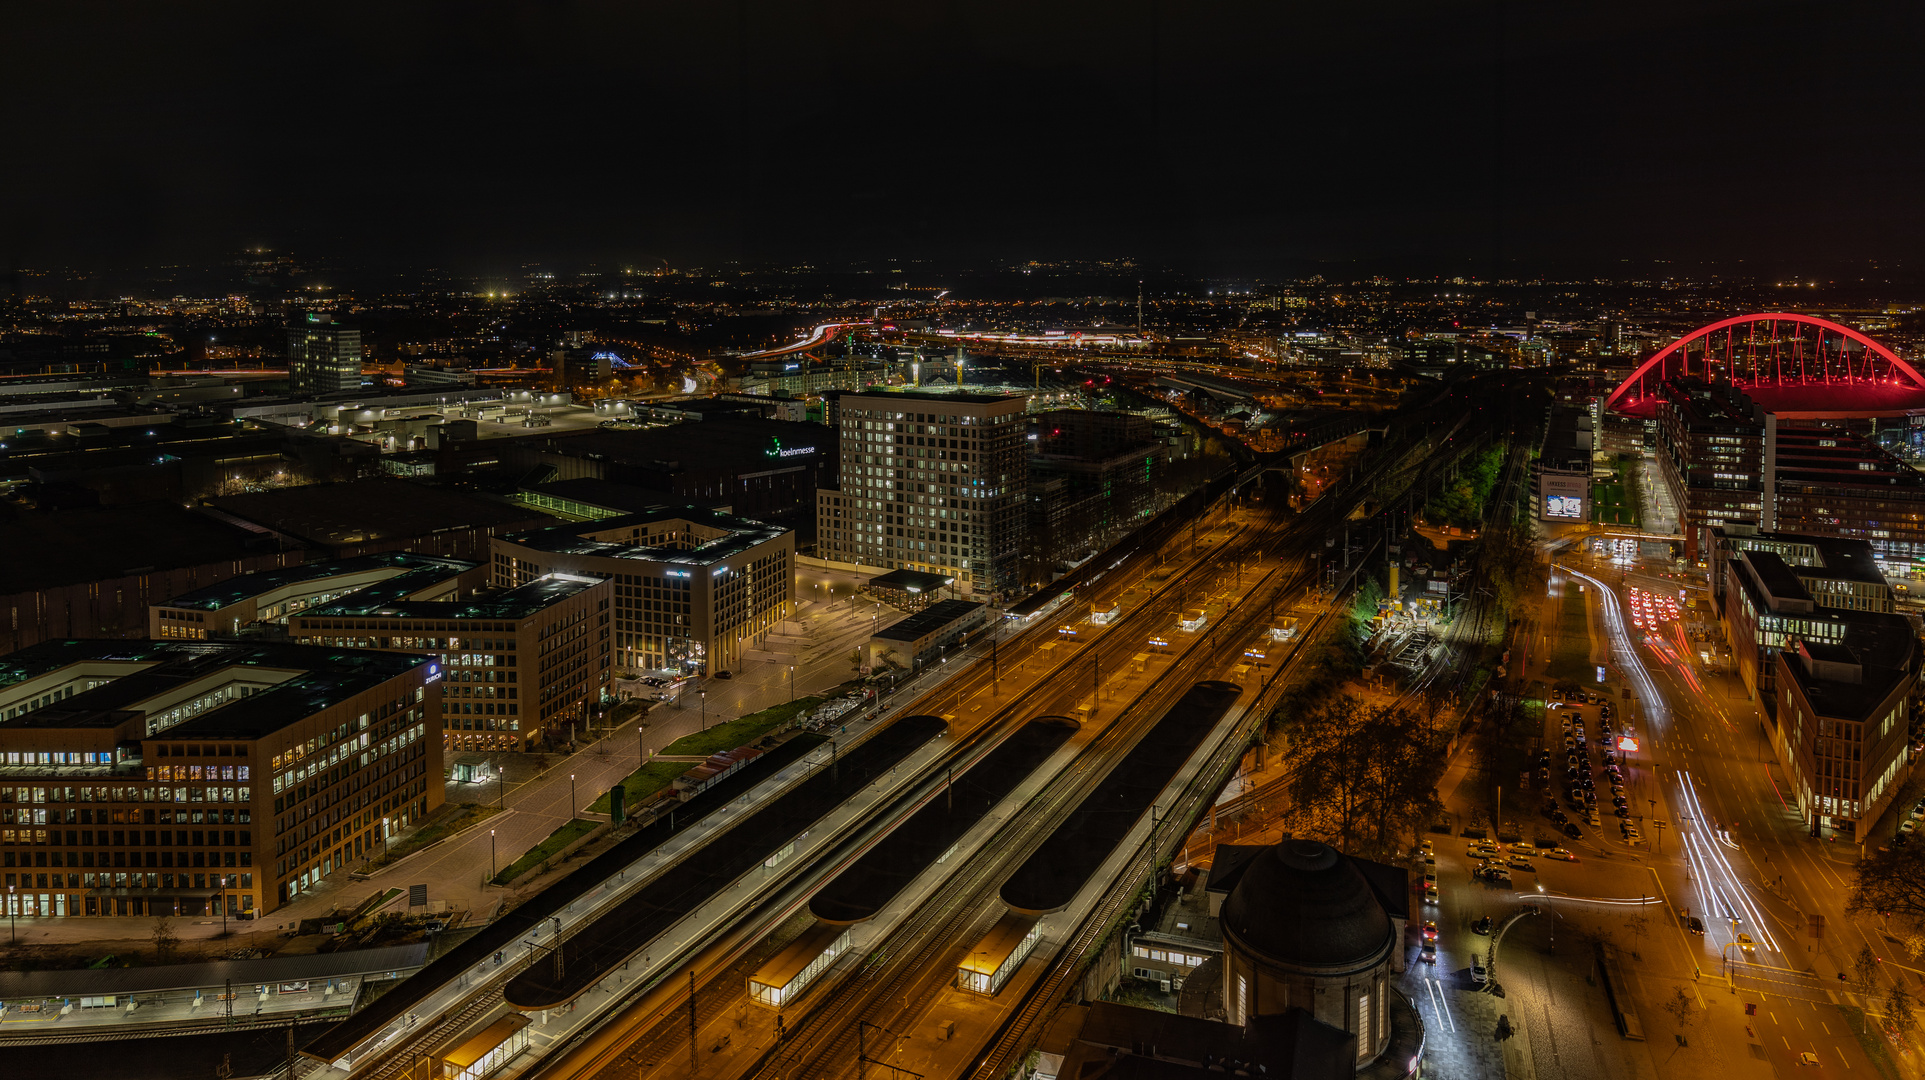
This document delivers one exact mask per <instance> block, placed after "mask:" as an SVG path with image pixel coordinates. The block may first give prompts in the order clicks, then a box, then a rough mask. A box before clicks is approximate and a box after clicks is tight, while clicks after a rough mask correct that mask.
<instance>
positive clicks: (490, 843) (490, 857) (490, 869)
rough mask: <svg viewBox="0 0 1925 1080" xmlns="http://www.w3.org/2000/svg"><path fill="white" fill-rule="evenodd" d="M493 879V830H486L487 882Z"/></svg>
mask: <svg viewBox="0 0 1925 1080" xmlns="http://www.w3.org/2000/svg"><path fill="white" fill-rule="evenodd" d="M494 879H495V830H493V829H489V830H488V880H489V881H493V880H494Z"/></svg>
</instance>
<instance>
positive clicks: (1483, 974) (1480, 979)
mask: <svg viewBox="0 0 1925 1080" xmlns="http://www.w3.org/2000/svg"><path fill="white" fill-rule="evenodd" d="M1470 981H1471V982H1474V983H1476V984H1477V985H1479V986H1482V985H1484V984H1485V983H1486V982H1488V981H1490V972H1488V971H1485V970H1484V962H1483V961H1482V960H1479V959H1478V958H1477V957H1475V956H1473V957H1471V959H1470Z"/></svg>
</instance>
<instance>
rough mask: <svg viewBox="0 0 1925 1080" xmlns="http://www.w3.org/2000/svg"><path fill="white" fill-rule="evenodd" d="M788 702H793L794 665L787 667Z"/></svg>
mask: <svg viewBox="0 0 1925 1080" xmlns="http://www.w3.org/2000/svg"><path fill="white" fill-rule="evenodd" d="M789 700H790V701H794V700H795V665H794V664H790V665H789Z"/></svg>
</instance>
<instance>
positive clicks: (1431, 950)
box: [1417, 941, 1437, 964]
mask: <svg viewBox="0 0 1925 1080" xmlns="http://www.w3.org/2000/svg"><path fill="white" fill-rule="evenodd" d="M1417 955H1418V957H1419V958H1420V959H1422V960H1423V961H1424V963H1426V964H1435V963H1436V962H1437V946H1436V945H1434V944H1432V943H1430V942H1428V941H1426V942H1424V946H1423V948H1421V949H1419V950H1418V951H1417Z"/></svg>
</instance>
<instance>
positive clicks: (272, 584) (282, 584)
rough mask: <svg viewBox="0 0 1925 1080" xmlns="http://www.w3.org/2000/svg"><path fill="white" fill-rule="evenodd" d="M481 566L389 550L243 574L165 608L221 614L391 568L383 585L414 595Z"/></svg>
mask: <svg viewBox="0 0 1925 1080" xmlns="http://www.w3.org/2000/svg"><path fill="white" fill-rule="evenodd" d="M480 565H481V564H480V563H473V562H469V561H467V560H465V559H443V558H437V557H435V556H432V555H416V554H414V553H412V552H406V551H388V552H381V553H379V554H375V555H357V556H354V557H353V558H348V559H331V560H328V561H325V562H311V563H302V564H301V565H299V566H289V567H283V568H281V569H277V570H258V571H255V572H254V573H251V574H241V575H239V576H237V577H231V578H228V579H227V580H226V581H223V582H220V583H219V584H217V585H209V586H207V587H206V588H204V589H195V590H194V591H192V592H187V593H182V594H181V595H179V596H176V597H174V598H173V599H171V600H168V601H166V602H165V603H164V604H163V605H162V606H163V607H170V608H196V609H199V610H203V611H219V610H220V609H222V608H224V607H228V606H230V605H233V604H238V603H240V602H241V601H243V600H245V599H247V598H248V597H251V596H260V595H262V594H264V593H269V592H272V591H274V590H275V589H282V588H286V587H288V586H291V585H300V584H303V583H305V582H311V581H325V580H326V579H328V578H333V577H343V576H345V575H348V574H360V573H366V572H369V571H377V570H382V569H390V568H391V569H393V570H394V571H395V572H396V576H394V577H391V578H389V579H388V580H387V581H384V582H381V583H380V585H383V586H388V587H390V588H393V587H398V586H400V585H402V584H403V583H404V582H405V583H409V584H410V585H411V586H412V587H411V588H410V589H409V591H410V592H412V591H414V590H416V589H420V588H422V587H423V586H424V585H425V584H426V582H427V579H428V578H429V577H432V578H433V579H435V580H445V579H447V578H450V577H454V576H456V575H458V574H463V573H466V572H468V571H470V570H473V569H476V568H477V567H479V566H480ZM416 575H421V576H420V577H417V576H416ZM364 591H365V590H364Z"/></svg>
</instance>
